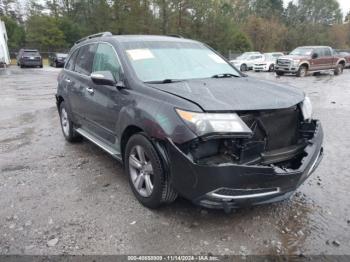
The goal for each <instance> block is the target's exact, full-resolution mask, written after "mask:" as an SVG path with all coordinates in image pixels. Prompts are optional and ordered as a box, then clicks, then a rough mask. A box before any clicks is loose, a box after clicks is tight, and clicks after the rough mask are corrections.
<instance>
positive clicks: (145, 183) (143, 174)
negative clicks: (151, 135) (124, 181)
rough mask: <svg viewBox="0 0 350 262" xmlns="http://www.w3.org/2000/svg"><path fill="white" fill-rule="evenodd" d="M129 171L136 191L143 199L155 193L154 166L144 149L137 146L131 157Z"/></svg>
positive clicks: (132, 150) (133, 149)
mask: <svg viewBox="0 0 350 262" xmlns="http://www.w3.org/2000/svg"><path fill="white" fill-rule="evenodd" d="M129 171H130V176H131V181H132V183H133V185H134V188H135V190H136V191H137V192H138V193H139V194H140V195H141V196H143V197H149V196H151V194H152V192H153V179H154V174H153V166H152V163H151V161H150V158H149V157H148V156H147V153H146V152H145V150H144V148H143V147H142V146H140V145H136V146H134V147H133V148H132V149H131V153H130V156H129Z"/></svg>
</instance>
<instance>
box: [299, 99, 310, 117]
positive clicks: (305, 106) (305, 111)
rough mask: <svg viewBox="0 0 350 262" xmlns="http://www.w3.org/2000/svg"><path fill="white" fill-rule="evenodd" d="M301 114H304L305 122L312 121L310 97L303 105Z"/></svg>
mask: <svg viewBox="0 0 350 262" xmlns="http://www.w3.org/2000/svg"><path fill="white" fill-rule="evenodd" d="M300 107H301V112H302V113H303V117H304V120H311V119H312V104H311V100H310V98H309V97H308V96H305V99H304V101H303V102H302V103H301V106H300Z"/></svg>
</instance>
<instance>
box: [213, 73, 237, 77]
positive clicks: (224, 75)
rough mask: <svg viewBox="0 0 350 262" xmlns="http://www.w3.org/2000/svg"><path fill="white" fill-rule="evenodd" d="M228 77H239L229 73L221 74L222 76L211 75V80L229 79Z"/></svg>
mask: <svg viewBox="0 0 350 262" xmlns="http://www.w3.org/2000/svg"><path fill="white" fill-rule="evenodd" d="M229 77H239V76H237V75H234V74H231V73H223V74H217V75H213V76H212V77H211V78H229Z"/></svg>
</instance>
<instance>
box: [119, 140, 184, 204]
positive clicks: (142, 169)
mask: <svg viewBox="0 0 350 262" xmlns="http://www.w3.org/2000/svg"><path fill="white" fill-rule="evenodd" d="M124 159H125V161H124V162H125V169H126V173H127V175H128V178H129V184H130V187H131V189H132V191H133V193H134V195H135V197H136V198H137V200H138V201H139V202H140V203H141V204H142V205H144V206H146V207H148V208H158V207H159V206H161V205H162V204H166V203H171V202H173V201H174V200H175V199H176V197H177V193H176V192H175V191H174V190H173V189H172V187H171V185H170V181H169V175H168V174H167V171H166V170H165V168H164V165H163V163H162V160H161V158H160V157H159V155H158V153H157V151H156V149H155V147H154V146H153V145H152V143H151V142H150V140H149V139H148V138H147V137H146V136H145V135H144V134H136V135H133V136H132V137H131V138H130V139H129V141H128V143H127V145H126V150H125V157H124Z"/></svg>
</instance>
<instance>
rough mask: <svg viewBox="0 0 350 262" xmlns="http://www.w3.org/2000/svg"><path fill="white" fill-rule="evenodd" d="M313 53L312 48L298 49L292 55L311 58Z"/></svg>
mask: <svg viewBox="0 0 350 262" xmlns="http://www.w3.org/2000/svg"><path fill="white" fill-rule="evenodd" d="M311 53H312V48H296V49H294V50H293V51H292V52H291V53H290V55H300V56H309V55H311Z"/></svg>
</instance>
